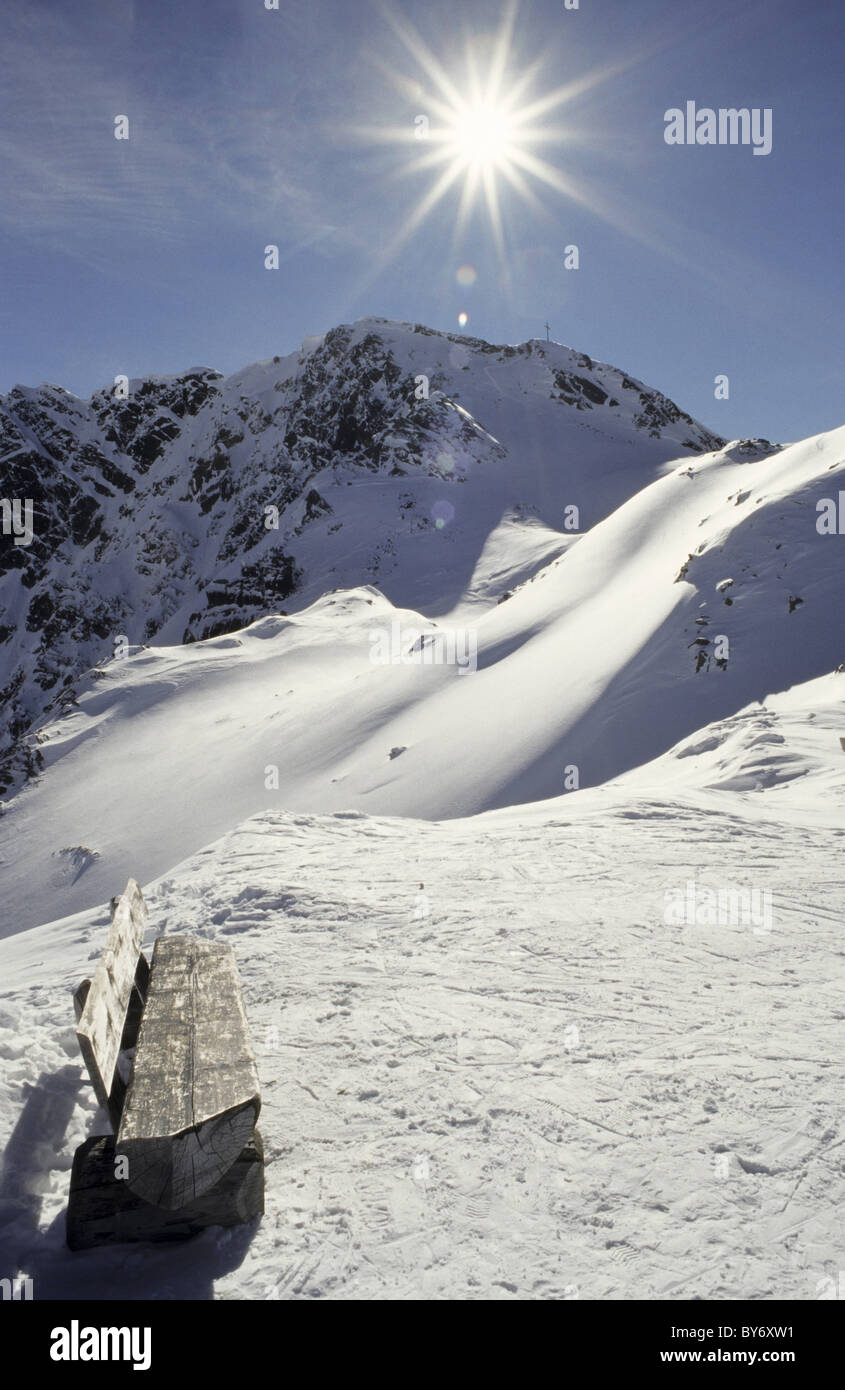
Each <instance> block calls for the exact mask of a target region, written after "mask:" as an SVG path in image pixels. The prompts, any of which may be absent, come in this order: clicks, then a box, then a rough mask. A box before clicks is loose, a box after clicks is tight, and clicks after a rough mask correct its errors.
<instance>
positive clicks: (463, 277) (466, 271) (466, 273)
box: [455, 265, 478, 289]
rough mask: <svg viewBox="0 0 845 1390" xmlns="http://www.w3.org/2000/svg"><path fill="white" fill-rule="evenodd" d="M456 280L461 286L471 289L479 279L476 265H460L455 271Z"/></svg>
mask: <svg viewBox="0 0 845 1390" xmlns="http://www.w3.org/2000/svg"><path fill="white" fill-rule="evenodd" d="M455 279H456V280H457V282H458V284H459V285H463V286H464V288H465V289H469V287H470V285H474V284H475V282H476V280H477V279H478V271H477V270H476V268H475V266H474V265H459V266H458V269H457V270H456V271H455Z"/></svg>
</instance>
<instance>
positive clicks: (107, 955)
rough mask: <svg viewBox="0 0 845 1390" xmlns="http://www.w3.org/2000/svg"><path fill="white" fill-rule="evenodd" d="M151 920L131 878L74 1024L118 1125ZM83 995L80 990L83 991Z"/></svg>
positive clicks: (96, 1086) (96, 1084)
mask: <svg viewBox="0 0 845 1390" xmlns="http://www.w3.org/2000/svg"><path fill="white" fill-rule="evenodd" d="M146 925H147V907H146V903H145V902H144V899H143V895H142V893H141V889H140V888H139V886H138V884H137V883H136V882H135V880H134V878H130V880H129V882H128V883H127V885H126V888H125V890H124V892H123V893H122V894H121V896H120V897H119V898H117V899H116V900H115V902H114V904H113V910H112V923H111V928H110V930H109V935H108V940H107V942H106V946H105V950H104V951H103V954H102V957H101V958H100V962H99V964H98V966H97V969H96V972H95V974H94V978H93V980H92V981H91V984H90V986H89V988H88V991H87V994H85V995H84V1004H83V1006H82V1012H81V1014H80V1017H79V1019H78V1022H77V1026H76V1036H77V1038H78V1040H79V1047H80V1051H81V1052H82V1056H83V1058H84V1060H85V1065H86V1067H87V1068H88V1075H89V1076H90V1078H91V1084H92V1085H93V1087H94V1090H95V1092H96V1095H97V1099H98V1100H99V1102H100V1104H101V1105H102V1106H104V1107H105V1109H106V1110H108V1112H109V1115H110V1117H111V1121H112V1124H113V1125H114V1126H115V1128H117V1124H118V1122H119V1119H120V1113H121V1110H122V1108H123V1098H124V1094H125V1090H126V1087H125V1083H124V1081H123V1078H122V1077H121V1076H120V1073H119V1071H118V1068H117V1061H118V1057H119V1055H120V1049H121V1043H122V1040H123V1033H124V1028H125V1026H126V1016H127V1013H128V1011H129V1007H130V1004H131V1003H132V999H133V993H135V994H136V995H137V988H136V976H137V975H138V974H139V963H140V962H143V967H142V970H145V969H146V960H145V959H144V956H143V955H142V953H141V941H142V940H143V936H144V930H145V928H146ZM79 993H80V994H81V991H80V992H79Z"/></svg>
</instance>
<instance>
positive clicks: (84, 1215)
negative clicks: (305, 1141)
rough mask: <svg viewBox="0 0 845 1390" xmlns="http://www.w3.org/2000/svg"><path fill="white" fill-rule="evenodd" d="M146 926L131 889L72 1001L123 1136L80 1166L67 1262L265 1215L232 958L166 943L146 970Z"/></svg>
mask: <svg viewBox="0 0 845 1390" xmlns="http://www.w3.org/2000/svg"><path fill="white" fill-rule="evenodd" d="M146 923H147V909H146V905H145V903H144V899H143V896H142V894H141V890H140V888H139V887H138V884H137V883H136V882H135V880H134V879H130V880H129V883H128V884H127V886H126V891H125V892H124V893H123V895H122V896H121V897H119V898H117V899H114V900H113V902H112V923H111V929H110V931H109V936H108V940H107V942H106V947H105V950H104V952H103V955H102V958H101V960H100V962H99V964H98V966H97V970H96V972H95V975H94V978H93V980H85V981H83V983H82V984H81V985H80V986H79V989H78V990H77V991H76V993H75V995H74V1007H75V1010H76V1018H77V1027H76V1036H77V1038H78V1040H79V1046H80V1049H81V1051H82V1056H83V1058H84V1060H85V1065H86V1067H87V1069H88V1075H89V1076H90V1078H91V1083H92V1085H93V1087H94V1091H95V1093H96V1095H97V1099H98V1100H99V1102H100V1104H101V1105H102V1106H103V1108H104V1109H105V1111H106V1112H107V1114H108V1116H109V1119H110V1122H111V1125H112V1128H113V1130H114V1133H113V1134H112V1135H104V1136H99V1137H94V1138H91V1139H88V1140H86V1142H85V1143H84V1144H82V1145H81V1146H80V1148H79V1149H77V1151H76V1154H75V1156H74V1161H73V1170H72V1174H71V1186H70V1199H69V1202H68V1212H67V1243H68V1245H69V1246H70V1248H71V1249H72V1250H81V1249H87V1248H89V1247H91V1246H94V1245H103V1244H109V1243H115V1242H123V1241H135V1240H173V1239H178V1238H181V1237H186V1236H191V1235H194V1234H195V1233H196V1232H197V1231H200V1230H203V1229H204V1228H205V1227H206V1226H212V1225H219V1226H233V1225H237V1224H239V1223H241V1222H245V1221H250V1220H252V1219H253V1217H255V1216H259V1215H261V1214H262V1213H263V1210H264V1168H263V1162H264V1155H263V1150H262V1146H261V1139H260V1136H259V1135H258V1133H257V1131H256V1129H255V1123H256V1120H257V1119H258V1114H259V1111H260V1109H261V1097H260V1093H259V1088H258V1072H257V1068H256V1064H255V1056H254V1053H253V1050H252V1045H251V1042H250V1037H249V1027H248V1024H247V1020H246V1014H245V1012H244V1006H243V999H242V996H241V988H240V982H239V980H238V971H237V965H236V964H235V957H234V954H233V952H232V948H231V947H230V946H228V945H225V944H223V943H220V942H216V941H206V940H204V939H203V938H201V937H191V936H182V935H174V936H160V937H159V938H158V940H157V941H156V943H155V947H154V950H153V956H152V963H151V965H148V964H147V960H146V957H145V956H144V954H143V952H142V950H141V942H142V939H143V935H144V930H145V928H146ZM133 1050H134V1058H131V1064H130V1057H131V1054H132V1052H133Z"/></svg>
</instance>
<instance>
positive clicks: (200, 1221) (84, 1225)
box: [66, 1133, 264, 1250]
mask: <svg viewBox="0 0 845 1390" xmlns="http://www.w3.org/2000/svg"><path fill="white" fill-rule="evenodd" d="M263 1163H264V1150H263V1146H262V1143H261V1136H260V1135H259V1134H257V1133H256V1134H255V1135H254V1136H253V1138H252V1139H250V1141H249V1143H248V1144H247V1145H246V1146H245V1148H244V1149H243V1150H242V1151H241V1153H240V1154H239V1155H238V1157H237V1159H236V1160H235V1162H234V1163H233V1164H232V1166H231V1167H230V1168H229V1170H228V1171H227V1172H226V1173H225V1174H224V1175H223V1177H222V1178H221V1179H220V1180H219V1182H217V1183H216V1184H215V1186H214V1187H212V1188H210V1189H209V1191H208V1192H206V1193H205V1194H204V1195H203V1196H202V1197H199V1198H197V1199H196V1200H195V1201H194V1202H191V1203H190V1204H189V1205H188V1206H187V1207H185V1208H183V1210H181V1211H168V1210H163V1209H162V1208H161V1207H154V1206H151V1205H150V1203H149V1202H145V1201H144V1200H143V1198H141V1197H138V1196H137V1195H136V1194H135V1193H134V1192H133V1191H132V1190H131V1188H130V1187H129V1185H128V1184H127V1183H126V1182H124V1181H122V1180H120V1179H119V1178H116V1177H115V1139H114V1137H113V1136H112V1135H105V1136H102V1137H100V1138H92V1139H86V1141H85V1143H84V1144H81V1145H80V1147H79V1148H78V1149H77V1150H76V1153H75V1155H74V1159H73V1171H72V1173H71V1180H70V1200H69V1202H68V1209H67V1218H66V1239H67V1243H68V1245H69V1246H70V1249H71V1250H90V1249H92V1248H94V1247H96V1246H100V1245H117V1244H123V1243H125V1242H128V1241H140V1240H149V1241H165V1240H185V1239H187V1238H188V1237H190V1236H193V1235H196V1234H197V1233H198V1232H199V1231H203V1230H205V1229H206V1227H208V1226H226V1227H229V1226H238V1225H241V1224H242V1223H244V1222H247V1221H252V1220H254V1218H255V1217H258V1216H261V1215H262V1214H263V1212H264V1167H263Z"/></svg>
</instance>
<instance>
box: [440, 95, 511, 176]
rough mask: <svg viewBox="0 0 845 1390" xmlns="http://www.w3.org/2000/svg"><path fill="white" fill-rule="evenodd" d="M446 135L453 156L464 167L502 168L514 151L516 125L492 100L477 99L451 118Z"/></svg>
mask: <svg viewBox="0 0 845 1390" xmlns="http://www.w3.org/2000/svg"><path fill="white" fill-rule="evenodd" d="M446 139H447V140H448V141H450V143H451V145H452V150H451V153H452V154H453V155H454V158H455V159H457V160H460V161H461V162H463V163H464V164H465V165H466V166H467V167H468V168H477V169H504V167H505V165H506V164H507V162H508V160H509V159H511V158H513V157H514V156H515V155H516V154H517V149H516V125H515V123H514V122H513V121H512V120H511V117H510V115H509V113H508V112H507V111H506V110H505V109H504V108H503V107H501V106H497V105H496V103H495V102H491V101H479V102H476V103H475V104H473V105H472V106H468V107H467V108H466V110H464V111H461V112H460V113H458V115H457V116H456V118H455V122H454V125H453V126H452V129H451V131H448V128H447V135H446Z"/></svg>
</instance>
